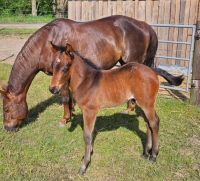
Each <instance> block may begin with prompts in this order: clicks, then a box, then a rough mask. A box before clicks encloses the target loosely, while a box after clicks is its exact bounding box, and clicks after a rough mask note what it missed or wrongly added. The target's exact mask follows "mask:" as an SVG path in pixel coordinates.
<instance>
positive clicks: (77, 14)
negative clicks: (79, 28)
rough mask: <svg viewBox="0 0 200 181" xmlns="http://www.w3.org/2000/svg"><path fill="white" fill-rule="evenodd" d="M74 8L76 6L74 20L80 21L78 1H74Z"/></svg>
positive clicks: (79, 4) (79, 3)
mask: <svg viewBox="0 0 200 181" xmlns="http://www.w3.org/2000/svg"><path fill="white" fill-rule="evenodd" d="M75 4H76V5H75V8H76V20H77V21H80V20H81V2H80V1H75Z"/></svg>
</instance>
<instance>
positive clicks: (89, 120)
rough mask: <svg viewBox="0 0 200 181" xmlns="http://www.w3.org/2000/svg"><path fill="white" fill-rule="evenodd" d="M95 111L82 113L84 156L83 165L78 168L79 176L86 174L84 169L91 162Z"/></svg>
mask: <svg viewBox="0 0 200 181" xmlns="http://www.w3.org/2000/svg"><path fill="white" fill-rule="evenodd" d="M96 114H97V110H88V109H87V110H84V111H83V123H84V132H83V138H84V141H85V155H84V158H83V163H82V165H81V167H80V170H79V174H81V175H83V174H84V173H85V172H86V169H87V167H88V165H89V163H90V160H91V153H92V151H93V148H92V133H93V130H94V125H95V121H96Z"/></svg>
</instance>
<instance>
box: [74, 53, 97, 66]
mask: <svg viewBox="0 0 200 181" xmlns="http://www.w3.org/2000/svg"><path fill="white" fill-rule="evenodd" d="M73 53H74V54H75V55H76V56H78V57H79V58H80V59H81V60H83V61H84V62H85V63H86V64H87V65H89V66H90V67H92V68H94V69H99V68H98V67H97V66H96V65H95V64H94V63H92V62H91V61H90V60H89V59H87V58H85V57H83V56H82V55H81V54H80V53H79V52H78V51H74V52H73Z"/></svg>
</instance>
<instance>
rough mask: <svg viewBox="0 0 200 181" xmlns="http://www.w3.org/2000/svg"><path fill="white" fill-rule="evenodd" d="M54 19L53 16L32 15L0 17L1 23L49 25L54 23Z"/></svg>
mask: <svg viewBox="0 0 200 181" xmlns="http://www.w3.org/2000/svg"><path fill="white" fill-rule="evenodd" d="M53 19H54V18H53V17H52V15H49V16H35V17H34V16H32V15H26V16H25V15H24V16H23V15H21V16H20V15H19V16H12V15H5V16H0V23H48V22H50V21H52V20H53Z"/></svg>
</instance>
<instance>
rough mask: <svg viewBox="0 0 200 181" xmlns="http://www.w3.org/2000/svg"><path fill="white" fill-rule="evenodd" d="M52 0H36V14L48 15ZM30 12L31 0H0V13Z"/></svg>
mask: <svg viewBox="0 0 200 181" xmlns="http://www.w3.org/2000/svg"><path fill="white" fill-rule="evenodd" d="M52 1H53V0H37V8H38V15H49V14H53V12H52ZM28 14H31V0H14V1H13V0H0V15H28Z"/></svg>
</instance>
